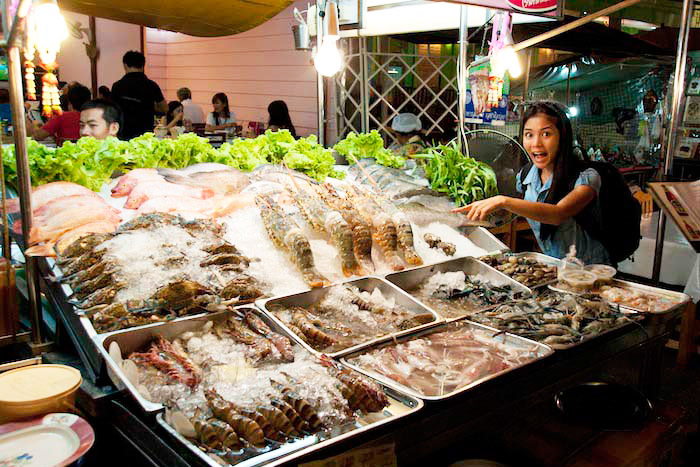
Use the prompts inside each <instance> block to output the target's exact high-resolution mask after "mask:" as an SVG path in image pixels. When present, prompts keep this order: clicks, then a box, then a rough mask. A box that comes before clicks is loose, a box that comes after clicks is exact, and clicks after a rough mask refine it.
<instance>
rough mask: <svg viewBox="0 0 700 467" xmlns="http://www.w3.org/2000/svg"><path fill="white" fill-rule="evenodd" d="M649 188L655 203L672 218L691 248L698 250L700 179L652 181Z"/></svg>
mask: <svg viewBox="0 0 700 467" xmlns="http://www.w3.org/2000/svg"><path fill="white" fill-rule="evenodd" d="M649 189H650V191H651V194H652V196H653V197H654V199H655V200H656V202H657V204H658V205H659V206H660V207H661V208H662V209H663V210H664V212H665V213H666V215H667V216H669V217H670V218H671V219H673V221H674V222H675V223H676V225H677V226H678V229H679V230H680V231H681V232H682V233H683V235H684V236H685V238H686V239H687V240H688V242H689V243H690V244H691V246H692V247H693V249H695V251H697V252H700V180H696V181H694V182H652V183H649Z"/></svg>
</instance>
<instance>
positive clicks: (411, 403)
mask: <svg viewBox="0 0 700 467" xmlns="http://www.w3.org/2000/svg"><path fill="white" fill-rule="evenodd" d="M237 309H238V310H241V309H245V310H250V311H253V312H254V313H256V314H257V315H258V316H260V318H262V319H263V320H265V322H266V323H267V324H268V325H269V326H270V327H271V328H272V329H273V330H274V331H277V332H279V333H281V334H283V335H286V336H287V337H290V336H289V335H288V334H287V333H285V332H284V330H282V329H280V328H279V327H278V326H277V325H276V323H275V322H273V321H272V320H271V319H270V318H269V317H268V316H266V315H265V314H264V313H263V312H262V311H260V310H259V309H257V308H254V307H251V306H241V307H238V308H237ZM231 313H232V312H231V311H223V312H218V313H213V314H209V315H203V316H198V317H186V318H183V319H182V320H179V321H171V322H168V323H165V324H163V325H162V326H156V327H150V328H140V329H125V330H123V331H117V332H115V333H113V334H111V335H109V336H100V338H99V340H100V345H99V349H100V352H101V353H102V355H103V356H104V358H105V360H106V361H107V364H108V366H109V368H110V371H112V373H113V375H114V376H115V377H116V381H115V383H117V384H118V386H121V387H123V388H126V389H127V390H129V392H131V394H132V396H133V397H134V398H135V399H136V400H137V401H138V403H139V404H140V405H141V407H142V408H143V409H144V410H145V411H146V412H149V413H155V414H156V421H157V423H158V424H159V425H161V426H162V427H163V429H164V430H165V431H166V432H167V433H169V435H170V436H171V437H172V438H173V441H174V442H176V443H180V444H182V445H184V446H185V447H186V448H187V449H188V450H190V451H191V452H192V453H193V454H194V455H196V456H197V457H198V458H199V459H200V460H201V461H202V463H203V464H206V465H210V466H212V467H214V466H219V465H220V464H218V463H217V462H216V461H215V460H214V459H213V458H212V457H209V455H207V454H206V453H204V452H203V451H202V450H201V449H200V448H199V447H197V445H196V444H195V443H193V442H192V441H190V440H188V439H187V438H185V437H184V436H182V435H181V434H179V433H178V432H177V431H176V430H175V429H174V428H173V427H171V426H170V425H169V424H168V423H167V422H166V421H165V418H164V416H163V411H164V409H165V407H164V406H163V405H162V404H160V403H154V402H151V401H149V400H146V399H144V398H143V397H142V396H141V395H140V394H139V393H138V391H137V390H136V388H135V387H134V385H133V384H132V383H131V382H130V381H129V380H128V378H127V377H126V375H125V374H124V372H123V371H122V369H121V368H119V366H118V365H117V364H116V362H114V360H112V358H111V357H110V356H109V352H108V349H109V344H110V343H112V342H117V343H118V344H119V346H120V348H121V350H122V355H127V354H129V353H130V352H133V351H136V350H141V349H142V348H143V347H144V346H146V345H147V344H148V343H149V342H150V341H151V339H152V338H153V337H154V336H157V335H160V336H163V337H165V338H167V339H171V338H174V337H176V336H178V335H180V334H182V333H184V332H187V331H193V330H198V329H201V326H203V325H204V323H206V322H208V321H215V322H220V321H223V320H226V319H227V318H228V317H229V316H230V314H231ZM292 342H293V343H294V341H292ZM382 388H383V390H384V391H385V393H386V395H387V397H388V398H389V406H388V407H385V408H384V410H383V411H382V415H381V416H383V418H380V419H378V415H377V414H371V415H368V416H365V417H363V418H360V419H359V421H358V422H357V423H356V424H355V425H354V427H347V428H348V431H342V432H341V431H339V430H338V431H333V430H332V431H331V432H322V433H317V434H315V435H313V436H308V437H305V438H303V439H300V440H298V441H295V442H289V443H285V444H282V445H281V446H279V447H277V448H272V449H268V450H266V451H264V452H261V453H260V454H259V455H255V454H253V456H254V457H249V458H247V459H245V460H242V461H241V462H239V463H236V465H237V466H246V467H251V466H257V465H263V464H264V465H278V464H280V463H283V462H287V461H289V460H291V459H295V458H297V457H300V456H302V455H305V454H308V453H310V452H312V451H315V450H318V449H321V448H322V447H325V446H329V445H331V444H334V443H337V442H339V441H342V440H344V439H347V438H350V437H352V436H355V435H358V434H360V433H363V432H365V431H368V430H371V429H373V428H375V427H378V426H380V425H384V424H386V423H389V422H392V421H394V420H397V419H399V418H402V417H405V416H406V415H409V414H411V413H413V412H416V411H418V410H420V409H421V408H422V407H423V405H424V404H423V401H421V400H420V399H418V398H415V397H412V396H408V395H405V394H402V393H401V392H400V391H396V390H394V389H392V388H388V387H386V386H382Z"/></svg>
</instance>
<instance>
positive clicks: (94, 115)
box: [80, 99, 122, 139]
mask: <svg viewBox="0 0 700 467" xmlns="http://www.w3.org/2000/svg"><path fill="white" fill-rule="evenodd" d="M121 121H122V112H121V110H119V108H118V107H117V106H116V105H115V104H114V103H112V102H111V101H108V100H106V99H95V100H92V101H89V102H88V103H87V104H85V105H84V106H83V108H82V110H81V111H80V136H92V137H94V138H97V139H105V138H107V137H108V136H117V134H118V133H119V128H120V126H121Z"/></svg>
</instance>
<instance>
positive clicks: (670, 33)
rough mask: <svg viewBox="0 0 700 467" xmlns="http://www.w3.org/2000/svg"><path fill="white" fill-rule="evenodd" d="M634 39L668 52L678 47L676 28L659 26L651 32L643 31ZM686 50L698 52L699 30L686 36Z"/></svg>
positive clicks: (693, 30)
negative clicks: (649, 43)
mask: <svg viewBox="0 0 700 467" xmlns="http://www.w3.org/2000/svg"><path fill="white" fill-rule="evenodd" d="M635 37H638V38H640V39H643V40H645V41H647V42H651V43H652V44H654V45H656V46H658V47H663V48H665V49H668V50H676V48H677V47H678V28H670V27H666V26H661V27H660V28H656V29H654V30H653V31H645V32H642V33H639V34H637V35H636V36H635ZM688 50H700V30H698V29H691V30H690V34H689V35H688Z"/></svg>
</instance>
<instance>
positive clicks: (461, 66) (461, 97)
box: [457, 5, 469, 151]
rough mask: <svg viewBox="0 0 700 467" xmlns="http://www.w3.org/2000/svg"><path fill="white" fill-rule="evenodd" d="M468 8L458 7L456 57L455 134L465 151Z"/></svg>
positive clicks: (465, 6)
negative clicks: (457, 128) (457, 50)
mask: <svg viewBox="0 0 700 467" xmlns="http://www.w3.org/2000/svg"><path fill="white" fill-rule="evenodd" d="M468 19H469V16H468V7H467V5H460V7H459V56H458V57H457V94H458V99H457V105H458V106H459V108H458V109H457V116H458V120H459V130H458V132H457V134H458V135H460V137H459V141H460V145H462V147H463V148H464V149H463V150H464V151H467V140H466V137H465V136H464V112H465V110H466V109H465V106H466V102H467V100H466V99H467V96H466V93H467V79H468V77H467V48H468V47H469V42H468V40H467V24H468Z"/></svg>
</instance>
